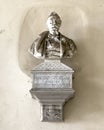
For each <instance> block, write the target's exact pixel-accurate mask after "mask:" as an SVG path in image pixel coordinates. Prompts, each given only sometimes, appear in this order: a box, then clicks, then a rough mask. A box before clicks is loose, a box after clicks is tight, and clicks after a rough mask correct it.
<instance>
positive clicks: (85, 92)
mask: <svg viewBox="0 0 104 130" xmlns="http://www.w3.org/2000/svg"><path fill="white" fill-rule="evenodd" d="M89 22H90V21H89ZM87 31H88V32H87V33H86V38H85V39H83V41H80V44H79V46H78V55H77V56H76V57H75V59H74V60H75V61H76V62H77V63H78V69H77V70H76V73H75V79H74V89H75V91H76V93H75V97H74V98H73V100H71V101H70V102H68V103H67V104H66V105H65V109H64V112H65V121H66V122H79V121H82V122H84V121H85V122H90V123H91V122H96V120H99V121H100V120H101V118H102V114H104V112H103V109H104V105H103V103H102V99H103V98H104V94H103V93H104V87H103V86H104V82H103V77H104V73H103V72H104V69H103V68H104V67H103V66H104V62H103V61H102V59H103V48H104V45H103V39H102V37H103V34H102V31H101V30H100V29H98V28H96V27H94V25H93V26H89V27H88V30H87Z"/></svg>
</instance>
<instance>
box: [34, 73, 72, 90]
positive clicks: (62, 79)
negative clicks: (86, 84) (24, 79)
mask: <svg viewBox="0 0 104 130" xmlns="http://www.w3.org/2000/svg"><path fill="white" fill-rule="evenodd" d="M71 79H72V76H71V75H70V72H68V71H67V72H65V71H62V72H54V71H51V72H49V71H43V72H39V71H35V74H34V77H33V82H34V86H33V87H35V88H71V87H72V86H71V84H72V80H71Z"/></svg>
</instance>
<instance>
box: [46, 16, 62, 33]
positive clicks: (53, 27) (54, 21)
mask: <svg viewBox="0 0 104 130" xmlns="http://www.w3.org/2000/svg"><path fill="white" fill-rule="evenodd" d="M47 26H48V29H49V32H50V33H51V34H53V35H55V34H58V31H59V28H60V26H61V20H60V19H59V18H57V17H55V16H51V17H49V18H48V20H47Z"/></svg>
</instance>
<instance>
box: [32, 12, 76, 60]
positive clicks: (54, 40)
mask: <svg viewBox="0 0 104 130" xmlns="http://www.w3.org/2000/svg"><path fill="white" fill-rule="evenodd" d="M61 23H62V21H61V18H60V16H59V15H58V14H57V13H56V12H52V13H51V14H50V15H49V17H48V19H47V26H48V30H49V31H44V32H42V33H41V34H39V36H38V37H37V38H36V40H34V42H33V44H32V45H31V47H30V48H29V52H30V53H31V54H32V55H33V56H34V57H36V58H38V59H61V58H71V57H72V56H73V54H74V53H75V52H76V45H75V43H74V42H73V40H72V39H69V38H67V37H66V36H64V35H63V34H61V33H60V32H59V29H60V26H61Z"/></svg>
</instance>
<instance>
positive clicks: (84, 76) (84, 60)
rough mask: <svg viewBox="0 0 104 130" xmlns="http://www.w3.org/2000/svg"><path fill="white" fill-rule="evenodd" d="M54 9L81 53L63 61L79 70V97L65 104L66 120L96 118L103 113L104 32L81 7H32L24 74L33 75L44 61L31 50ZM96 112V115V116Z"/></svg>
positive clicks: (23, 38) (23, 46) (22, 50)
mask: <svg viewBox="0 0 104 130" xmlns="http://www.w3.org/2000/svg"><path fill="white" fill-rule="evenodd" d="M51 11H56V12H57V13H58V14H59V15H60V16H61V18H62V21H63V23H62V28H61V32H62V34H64V35H66V36H67V37H69V38H71V39H73V40H74V41H75V43H76V45H77V47H78V53H77V54H76V55H75V56H74V58H73V59H71V60H68V59H66V60H62V62H64V63H65V64H67V65H68V66H70V67H72V68H74V70H75V79H74V89H75V91H76V94H75V98H74V99H73V100H71V101H70V102H68V103H67V104H66V105H65V109H64V115H65V121H66V122H75V121H78V120H85V121H86V120H88V121H90V120H91V121H93V120H94V119H95V118H97V116H98V114H100V113H101V112H102V110H101V108H102V107H101V105H100V99H101V98H104V96H103V93H102V92H103V91H102V85H103V83H102V82H101V81H100V79H99V77H101V76H104V75H101V70H100V69H99V68H100V67H102V61H100V59H99V57H102V55H101V54H102V53H101V52H102V51H101V50H102V45H103V41H100V43H99V40H101V36H102V34H101V32H100V30H98V29H96V27H94V26H93V27H91V26H89V25H90V20H88V19H87V16H86V15H85V12H84V11H82V10H81V9H79V8H78V7H70V8H69V7H57V8H56V7H50V8H49V7H41V9H40V10H39V8H38V7H36V8H35V7H34V8H32V9H30V11H29V12H28V13H27V15H26V17H25V19H24V22H23V24H22V27H21V33H20V41H19V65H20V68H21V69H22V71H23V72H24V73H26V74H27V75H30V70H31V69H32V68H33V67H35V66H36V65H38V64H39V63H41V62H43V61H42V60H37V59H36V58H34V57H33V56H32V55H30V54H29V53H28V51H27V50H28V48H29V47H30V45H31V44H32V43H33V41H34V40H35V39H36V37H37V35H38V34H39V33H41V32H42V31H45V30H46V26H45V23H46V19H47V16H48V14H49V13H50V12H51ZM88 22H89V23H88ZM98 37H99V38H98ZM98 43H99V44H100V47H99V46H98ZM103 48H104V47H103ZM95 52H96V53H95ZM102 58H103V57H102ZM103 64H104V63H103ZM95 113H96V114H97V116H96V117H94V115H95Z"/></svg>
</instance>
